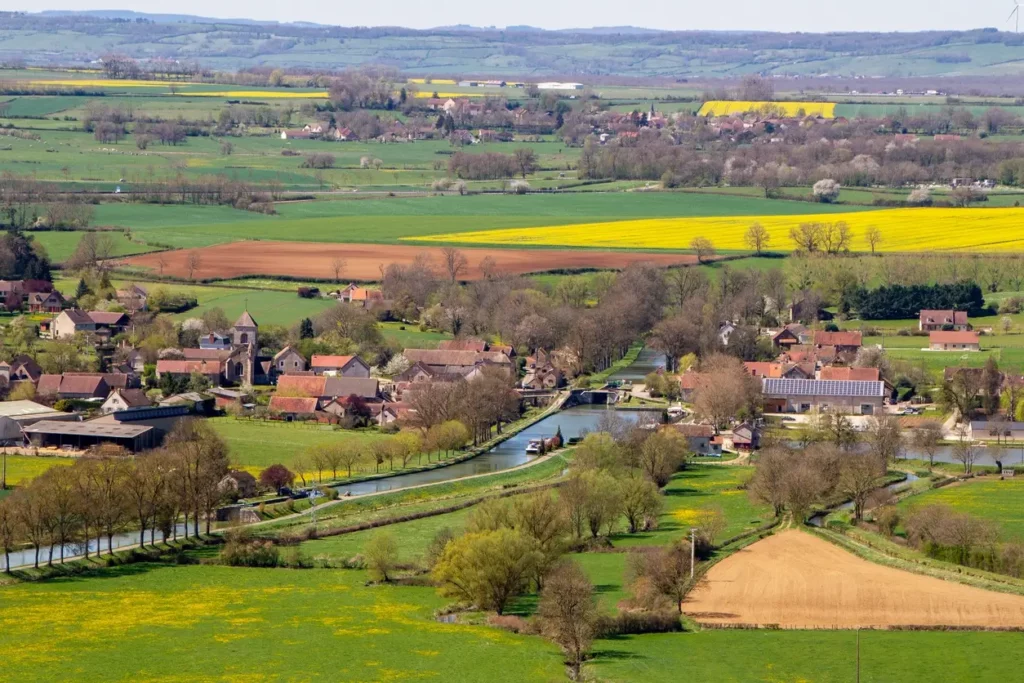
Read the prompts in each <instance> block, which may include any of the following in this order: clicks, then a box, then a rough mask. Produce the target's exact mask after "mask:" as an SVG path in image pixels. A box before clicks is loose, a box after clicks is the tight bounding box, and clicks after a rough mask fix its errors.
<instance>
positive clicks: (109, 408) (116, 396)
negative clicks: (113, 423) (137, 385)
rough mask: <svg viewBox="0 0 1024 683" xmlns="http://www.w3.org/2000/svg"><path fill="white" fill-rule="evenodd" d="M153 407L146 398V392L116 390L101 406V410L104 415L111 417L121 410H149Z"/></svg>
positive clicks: (139, 390) (140, 390)
mask: <svg viewBox="0 0 1024 683" xmlns="http://www.w3.org/2000/svg"><path fill="white" fill-rule="evenodd" d="M151 405H153V402H152V401H150V400H149V398H147V397H146V392H144V391H143V390H142V389H114V390H113V391H111V392H110V395H109V396H107V400H106V401H104V402H103V405H102V406H100V410H101V411H102V412H103V414H104V415H109V414H110V413H116V412H118V411H120V410H131V409H132V408H148V407H149V406H151Z"/></svg>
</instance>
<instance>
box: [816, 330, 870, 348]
mask: <svg viewBox="0 0 1024 683" xmlns="http://www.w3.org/2000/svg"><path fill="white" fill-rule="evenodd" d="M861 343H862V337H861V333H860V332H815V333H814V345H815V346H860V345H861Z"/></svg>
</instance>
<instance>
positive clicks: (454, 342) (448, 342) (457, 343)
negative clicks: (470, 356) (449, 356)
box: [437, 339, 487, 353]
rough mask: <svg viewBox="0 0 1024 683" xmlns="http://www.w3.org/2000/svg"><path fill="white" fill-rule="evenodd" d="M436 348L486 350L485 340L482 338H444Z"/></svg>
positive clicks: (445, 349)
mask: <svg viewBox="0 0 1024 683" xmlns="http://www.w3.org/2000/svg"><path fill="white" fill-rule="evenodd" d="M437 348H438V349H440V350H442V351H476V352H478V353H479V352H482V351H485V350H487V342H485V341H484V340H483V339H445V340H443V341H441V342H439V343H438V345H437Z"/></svg>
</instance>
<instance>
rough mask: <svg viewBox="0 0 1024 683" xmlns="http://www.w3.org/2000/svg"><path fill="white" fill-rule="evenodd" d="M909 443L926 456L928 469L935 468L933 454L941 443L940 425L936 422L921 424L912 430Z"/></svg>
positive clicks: (928, 421) (929, 421) (930, 421)
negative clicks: (912, 433)
mask: <svg viewBox="0 0 1024 683" xmlns="http://www.w3.org/2000/svg"><path fill="white" fill-rule="evenodd" d="M911 443H912V444H913V445H914V447H915V448H917V449H918V450H919V451H921V452H922V453H924V454H925V455H927V456H928V469H932V468H933V467H934V466H935V454H936V452H938V450H939V444H941V443H942V423H941V422H939V421H938V420H926V421H924V422H922V423H921V424H919V425H918V426H917V428H916V429H915V430H914V435H913V437H911Z"/></svg>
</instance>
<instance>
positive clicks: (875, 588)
mask: <svg viewBox="0 0 1024 683" xmlns="http://www.w3.org/2000/svg"><path fill="white" fill-rule="evenodd" d="M707 579H708V581H707V584H706V585H705V586H702V587H701V588H699V589H697V590H696V591H695V592H694V594H693V596H692V597H691V598H690V599H688V600H687V601H686V602H685V603H684V610H683V611H685V612H686V613H687V614H689V615H690V616H692V617H694V618H695V619H697V620H698V621H700V622H702V623H708V624H745V625H756V626H764V625H768V624H777V625H779V626H780V627H782V628H888V627H893V626H967V627H1003V628H1006V627H1024V597H1021V596H1016V595H1008V594H1005V593H993V592H990V591H986V590H982V589H980V588H972V587H970V586H965V585H963V584H959V583H952V582H949V581H943V580H941V579H936V578H932V577H928V576H921V575H918V574H912V573H910V572H905V571H902V570H899V569H892V568H890V567H883V566H882V565H877V564H874V563H872V562H868V561H867V560H862V559H860V558H859V557H856V556H855V555H852V554H850V553H848V552H846V551H844V550H842V549H840V548H838V547H836V546H834V545H832V544H831V543H829V542H827V541H823V540H821V539H820V538H817V537H815V536H812V535H811V534H809V533H805V532H801V531H796V530H790V531H784V532H782V533H779V534H775V535H774V536H769V537H768V538H766V539H764V540H763V541H758V542H757V543H755V544H753V545H752V546H750V547H749V548H746V549H745V550H742V551H740V552H738V553H736V554H735V555H732V556H730V557H728V558H726V559H725V560H723V561H722V562H720V563H719V564H717V565H715V566H714V567H712V568H711V571H710V572H709V573H708V577H707Z"/></svg>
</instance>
